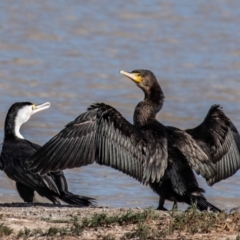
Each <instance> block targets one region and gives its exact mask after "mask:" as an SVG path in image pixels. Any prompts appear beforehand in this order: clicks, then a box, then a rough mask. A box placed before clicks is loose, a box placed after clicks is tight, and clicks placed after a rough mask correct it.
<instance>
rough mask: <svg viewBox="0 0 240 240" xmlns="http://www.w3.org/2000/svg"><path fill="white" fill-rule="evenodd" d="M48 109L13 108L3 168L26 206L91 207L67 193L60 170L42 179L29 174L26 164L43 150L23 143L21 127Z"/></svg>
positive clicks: (0, 159)
mask: <svg viewBox="0 0 240 240" xmlns="http://www.w3.org/2000/svg"><path fill="white" fill-rule="evenodd" d="M49 107H50V103H48V102H46V103H44V104H41V105H34V104H32V103H30V102H18V103H15V104H13V105H12V106H11V107H10V109H9V111H8V113H7V116H6V120H5V128H4V142H3V146H2V152H1V156H0V166H1V168H2V170H3V171H4V172H5V173H6V175H7V176H8V177H9V178H10V179H12V180H13V181H14V185H15V187H16V189H17V191H18V193H19V195H20V197H21V198H22V199H23V200H24V202H41V201H44V202H51V203H61V202H62V201H63V202H65V203H68V204H77V205H79V206H91V205H92V204H94V201H93V200H94V199H92V198H88V197H84V196H79V195H75V194H73V193H71V192H69V191H68V185H67V181H66V178H65V176H64V173H63V171H61V170H59V171H56V172H51V173H47V174H45V175H43V176H40V175H39V174H35V173H33V171H31V170H28V166H27V164H28V163H27V160H28V159H29V157H31V156H32V155H33V154H34V153H35V152H36V151H37V150H38V149H39V148H40V147H41V146H39V145H37V144H35V143H32V142H30V141H28V140H26V139H24V138H23V136H22V135H21V133H20V127H21V125H22V124H23V123H24V122H27V121H28V120H29V118H30V117H31V115H33V114H35V113H36V112H39V111H42V110H44V109H47V108H49ZM39 195H40V196H39ZM42 197H43V198H42ZM46 200H47V201H46Z"/></svg>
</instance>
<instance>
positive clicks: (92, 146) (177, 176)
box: [30, 70, 240, 211]
mask: <svg viewBox="0 0 240 240" xmlns="http://www.w3.org/2000/svg"><path fill="white" fill-rule="evenodd" d="M120 73H121V74H123V75H125V76H127V77H128V78H130V79H131V80H133V81H134V82H135V83H136V85H137V86H138V87H140V88H141V89H142V90H143V92H144V95H145V96H144V100H143V101H141V102H139V103H138V105H137V106H136V108H135V111H134V117H133V124H131V123H129V122H128V121H127V120H126V119H125V118H124V117H123V116H122V115H121V114H120V113H119V112H118V111H117V110H116V109H114V108H113V107H111V106H108V105H106V104H104V103H98V104H94V105H91V106H90V107H89V108H88V111H87V112H85V113H83V114H81V115H80V116H78V117H77V118H76V119H75V120H73V121H72V122H70V123H69V124H67V125H66V127H65V128H64V129H63V130H62V131H61V132H60V133H58V134H57V135H56V136H55V137H53V138H52V139H51V140H50V141H49V142H47V143H46V144H45V145H44V146H43V147H42V148H41V149H40V150H39V151H38V152H37V153H36V154H35V155H33V157H32V158H31V160H30V161H32V162H31V164H32V166H33V167H34V168H35V170H34V171H35V172H39V173H40V174H44V173H47V172H49V171H56V170H59V169H65V168H74V167H81V166H84V165H87V164H91V163H93V162H94V161H96V162H97V163H99V164H102V165H106V166H111V167H113V168H115V169H117V170H120V171H122V172H123V173H126V174H127V175H130V176H132V177H133V178H135V179H137V180H138V181H140V182H142V183H145V184H149V185H150V187H151V188H152V189H153V190H154V191H155V192H156V193H158V195H159V196H160V199H159V206H158V209H161V210H165V208H164V201H165V199H167V200H170V201H173V202H174V204H176V203H177V202H185V203H187V204H192V203H194V202H196V204H197V207H198V209H200V210H207V209H212V210H214V211H219V209H218V208H216V207H214V206H213V205H211V204H210V203H208V202H207V201H206V199H205V197H204V195H203V192H204V190H203V189H201V188H199V186H198V183H197V180H196V178H195V176H194V173H193V170H192V168H193V169H194V170H195V171H196V173H198V174H201V175H202V176H203V177H204V178H205V179H206V180H207V182H208V184H210V185H212V184H214V183H215V182H218V181H220V180H221V179H225V178H227V177H229V176H231V175H232V174H234V173H235V172H236V171H237V170H238V169H239V167H240V154H239V152H240V151H239V146H240V137H239V134H238V132H237V130H236V128H235V127H234V125H233V124H232V122H231V121H230V119H229V118H228V117H227V116H226V115H225V114H224V113H223V111H222V110H221V108H220V107H219V106H218V105H214V106H212V107H211V108H210V110H209V112H208V114H207V116H206V118H205V119H204V121H203V122H202V123H201V124H200V125H199V126H198V127H196V128H194V129H189V130H186V131H183V130H180V129H177V128H175V127H168V126H164V125H163V124H161V123H160V122H159V121H157V120H156V114H157V113H158V112H159V111H160V110H161V108H162V106H163V102H164V94H163V92H162V89H161V87H160V85H159V83H158V82H157V79H156V77H155V75H154V74H153V73H152V72H151V71H149V70H134V71H132V72H131V73H128V72H125V71H121V72H120Z"/></svg>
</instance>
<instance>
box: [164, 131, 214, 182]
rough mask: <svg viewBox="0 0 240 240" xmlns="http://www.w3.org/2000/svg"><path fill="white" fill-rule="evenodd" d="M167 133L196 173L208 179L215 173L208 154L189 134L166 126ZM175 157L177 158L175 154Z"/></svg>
mask: <svg viewBox="0 0 240 240" xmlns="http://www.w3.org/2000/svg"><path fill="white" fill-rule="evenodd" d="M167 129H168V131H169V135H171V136H172V137H171V139H173V142H170V143H169V144H171V145H174V146H175V147H176V148H178V150H180V151H181V153H182V154H183V155H184V159H185V161H187V162H188V164H189V166H190V167H192V168H193V169H194V170H195V172H196V173H197V174H201V175H202V176H203V177H204V178H206V179H210V178H212V177H214V176H215V175H216V168H215V166H214V163H212V162H211V160H210V158H209V156H208V154H206V153H205V152H204V151H203V150H202V148H201V147H200V146H199V145H198V143H197V142H196V141H195V140H194V139H193V138H192V136H191V135H189V134H188V133H186V132H185V131H183V130H180V129H177V128H174V127H167ZM176 158H178V157H177V156H176Z"/></svg>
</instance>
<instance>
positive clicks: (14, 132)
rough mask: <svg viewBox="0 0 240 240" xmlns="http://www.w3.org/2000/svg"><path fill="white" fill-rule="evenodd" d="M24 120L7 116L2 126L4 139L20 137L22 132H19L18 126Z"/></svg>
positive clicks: (19, 126)
mask: <svg viewBox="0 0 240 240" xmlns="http://www.w3.org/2000/svg"><path fill="white" fill-rule="evenodd" d="M23 123H24V121H23V120H22V119H21V118H15V117H14V116H9V115H8V116H7V117H6V120H5V126H4V139H5V140H6V139H10V138H22V139H24V137H23V136H22V134H21V133H20V128H21V126H22V124H23Z"/></svg>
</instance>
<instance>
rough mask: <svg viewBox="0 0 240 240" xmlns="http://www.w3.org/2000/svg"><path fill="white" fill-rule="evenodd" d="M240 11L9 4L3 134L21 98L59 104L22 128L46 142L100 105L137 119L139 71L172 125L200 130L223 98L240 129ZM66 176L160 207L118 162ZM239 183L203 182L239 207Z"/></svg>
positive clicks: (5, 6)
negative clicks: (155, 84) (150, 81)
mask: <svg viewBox="0 0 240 240" xmlns="http://www.w3.org/2000/svg"><path fill="white" fill-rule="evenodd" d="M239 17H240V3H239V1H238V0H231V1H224V0H217V1H211V2H210V1H207V0H201V1H200V0H196V1H187V0H182V1H173V0H170V1H169V0H163V1H161V2H160V1H154V0H145V1H141V4H140V3H139V1H134V0H129V1H118V2H116V1H115V2H113V1H110V0H104V1H101V2H99V1H96V0H95V1H94V0H90V1H76V0H71V1H63V0H61V1H47V0H42V1H33V0H22V1H12V0H10V1H0V95H1V105H0V119H1V121H0V139H2V136H3V124H4V119H5V115H6V111H7V110H8V108H9V107H10V105H11V104H12V103H14V102H16V101H31V102H34V103H41V102H45V101H50V102H51V104H52V106H51V109H49V110H46V111H45V112H42V113H39V114H37V115H35V116H33V117H32V119H31V120H30V121H29V122H28V123H27V124H25V125H24V126H23V127H22V134H23V135H24V136H25V138H26V139H29V140H31V141H33V142H36V143H39V144H44V143H45V142H46V141H47V140H49V139H50V138H51V137H52V136H54V134H56V133H58V132H59V131H60V130H61V129H62V128H63V126H64V125H65V124H67V123H68V122H69V121H71V120H73V119H74V118H75V117H76V116H78V115H79V114H80V113H82V112H83V111H85V109H86V108H87V107H88V106H89V104H91V103H94V102H105V103H108V104H111V105H113V106H114V107H116V108H117V109H118V110H119V111H120V112H121V113H122V114H123V115H124V116H125V117H126V118H127V119H128V120H129V121H132V114H133V110H134V107H135V106H136V104H137V103H138V102H139V101H140V100H141V99H142V98H143V93H142V92H141V90H140V89H138V88H136V86H135V85H134V84H133V83H132V82H131V81H128V80H127V79H126V78H124V77H123V76H121V75H120V74H119V70H121V69H123V70H126V71H131V70H133V69H136V68H144V69H150V70H152V71H153V72H154V73H155V74H156V76H157V78H158V80H159V82H160V84H161V86H162V88H163V91H164V94H165V96H166V101H165V104H164V107H163V109H162V111H161V113H160V114H159V115H158V119H159V121H161V122H162V123H163V124H166V125H173V126H176V127H179V128H183V129H184V128H190V127H194V126H196V125H198V124H199V123H200V122H201V121H202V120H203V118H204V116H205V115H206V113H207V111H208V109H209V107H210V106H211V105H212V104H215V103H218V104H221V105H222V106H223V107H224V111H225V113H226V114H227V115H228V116H229V117H230V118H231V119H232V121H233V122H234V123H235V125H236V126H237V128H239V129H240V116H239V114H238V113H239V112H240V111H239V110H240V106H239V104H238V103H239V102H240V94H239V90H240V81H239V78H240V27H239V26H240V22H239ZM66 173H67V177H68V180H69V185H70V189H71V190H72V191H74V192H77V193H80V194H85V195H87V196H92V197H96V198H97V199H98V201H99V204H101V205H106V206H111V207H125V206H126V207H136V206H139V207H143V208H144V207H148V206H151V205H152V206H154V207H156V206H157V201H158V197H157V195H156V194H154V193H153V192H152V191H151V190H150V189H149V188H148V187H145V186H142V185H140V184H139V183H138V182H136V181H135V180H133V179H131V178H130V177H127V176H125V175H124V174H122V173H120V172H118V171H115V170H112V169H110V168H107V167H102V166H98V165H92V166H87V167H84V168H81V169H74V170H71V171H70V170H68V171H66ZM239 182H240V176H239V173H237V174H235V176H233V177H231V178H229V179H227V180H225V181H222V182H220V183H218V184H216V185H215V186H214V187H213V188H210V187H207V186H206V184H205V181H204V180H203V179H202V178H199V183H200V185H201V186H202V187H203V188H205V189H206V197H207V198H208V199H209V200H210V201H211V202H212V203H214V204H216V205H217V206H218V207H221V208H224V209H230V208H231V207H234V206H238V205H240V204H239V203H238V199H239V198H240V194H239V187H238V185H239ZM0 187H1V190H0V201H17V200H20V199H19V198H18V196H17V194H16V193H15V191H14V190H12V189H11V188H10V185H8V183H7V182H6V181H5V180H4V178H3V175H2V173H0ZM166 206H167V207H170V206H171V204H167V205H166ZM181 207H184V206H183V205H181Z"/></svg>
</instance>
